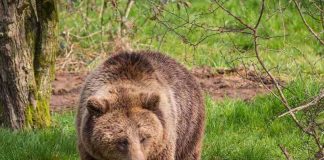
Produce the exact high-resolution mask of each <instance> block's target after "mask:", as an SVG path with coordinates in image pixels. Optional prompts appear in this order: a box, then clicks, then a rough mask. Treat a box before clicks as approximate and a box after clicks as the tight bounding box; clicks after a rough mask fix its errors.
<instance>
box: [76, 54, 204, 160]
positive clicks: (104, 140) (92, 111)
mask: <svg viewBox="0 0 324 160" xmlns="http://www.w3.org/2000/svg"><path fill="white" fill-rule="evenodd" d="M204 123H205V109H204V102H203V96H202V93H201V89H200V87H199V84H197V82H196V81H195V79H194V77H193V76H192V75H191V74H190V72H188V71H187V70H186V69H185V68H184V67H183V66H182V65H180V64H179V63H177V62H176V61H175V60H173V59H171V58H169V57H167V56H165V55H163V54H161V53H153V52H149V51H143V52H120V53H116V54H114V55H113V56H112V57H110V58H109V59H107V60H106V61H105V62H103V64H101V65H100V66H99V67H98V68H97V69H95V70H94V71H93V72H92V73H91V74H90V75H89V76H88V77H87V79H86V81H85V84H84V87H83V90H82V93H81V97H80V105H79V108H78V113H77V132H78V149H79V152H80V156H81V159H82V160H90V159H96V160H199V159H200V155H201V147H202V140H203V133H204V128H205V127H204Z"/></svg>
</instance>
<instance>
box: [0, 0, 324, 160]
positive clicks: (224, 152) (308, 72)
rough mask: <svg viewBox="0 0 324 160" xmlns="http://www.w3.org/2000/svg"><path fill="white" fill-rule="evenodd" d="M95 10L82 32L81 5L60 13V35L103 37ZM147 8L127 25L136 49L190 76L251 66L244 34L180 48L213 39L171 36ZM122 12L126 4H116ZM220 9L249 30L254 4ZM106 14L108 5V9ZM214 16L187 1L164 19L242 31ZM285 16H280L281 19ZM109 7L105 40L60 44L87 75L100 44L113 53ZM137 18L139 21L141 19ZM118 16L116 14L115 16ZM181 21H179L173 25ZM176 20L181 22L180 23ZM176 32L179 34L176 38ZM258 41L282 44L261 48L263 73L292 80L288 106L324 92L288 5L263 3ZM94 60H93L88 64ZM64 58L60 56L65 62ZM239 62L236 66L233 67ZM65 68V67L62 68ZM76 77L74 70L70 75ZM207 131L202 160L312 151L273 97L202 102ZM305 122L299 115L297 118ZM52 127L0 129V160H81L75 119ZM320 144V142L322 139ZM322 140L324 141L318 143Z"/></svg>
mask: <svg viewBox="0 0 324 160" xmlns="http://www.w3.org/2000/svg"><path fill="white" fill-rule="evenodd" d="M94 2H96V3H97V5H94V6H95V7H93V8H92V9H91V10H90V11H89V13H88V15H87V16H88V17H87V19H88V20H89V24H88V26H86V23H85V22H86V21H85V18H84V17H85V16H86V10H85V6H86V4H85V1H84V2H80V1H77V2H76V3H75V10H74V11H72V12H68V11H67V10H65V9H64V7H62V5H60V10H61V12H60V30H61V32H63V31H65V32H69V33H71V34H73V35H76V36H87V35H89V34H92V33H96V32H98V31H100V19H99V17H98V13H99V12H100V2H101V1H94ZM151 2H152V1H145V2H144V1H143V3H136V5H135V6H134V7H133V8H132V10H131V12H130V16H129V20H130V21H131V22H132V23H133V24H134V26H136V27H135V28H133V29H131V30H130V32H129V39H130V41H131V42H132V43H131V45H132V47H133V48H134V49H152V50H159V51H161V52H164V53H166V54H168V55H170V56H172V57H174V58H175V59H177V60H178V61H179V62H181V63H183V64H184V65H186V66H187V67H188V68H192V67H196V66H202V65H208V66H211V67H232V66H238V65H240V64H242V62H244V63H246V64H247V65H248V66H249V65H251V64H253V63H255V62H256V59H255V57H254V56H253V55H254V53H253V44H252V41H251V37H249V36H247V35H242V34H232V33H228V34H216V35H213V36H210V37H209V38H207V39H205V40H204V41H203V42H202V43H200V44H199V45H197V46H195V47H194V46H192V45H190V44H188V42H186V41H184V40H183V38H182V37H181V35H185V37H186V38H187V41H189V42H191V43H196V42H197V41H199V40H200V39H201V37H202V36H205V35H209V34H213V32H206V31H204V30H202V29H200V28H195V27H193V28H192V30H189V29H188V28H189V27H190V25H188V24H186V25H184V27H180V28H177V29H174V31H170V28H166V27H165V26H164V25H162V24H161V23H158V22H157V21H154V20H151V19H147V18H148V17H150V16H152V10H151V9H150V8H149V7H150V6H151V5H152V4H151ZM120 5H121V8H122V7H123V5H125V4H124V2H121V3H120ZM225 6H226V7H227V8H229V9H230V10H231V11H233V12H234V13H235V14H236V15H240V17H242V18H243V19H244V20H245V21H247V22H249V23H250V24H253V23H254V22H255V21H256V18H257V14H258V10H259V2H258V1H255V0H245V1H244V4H243V1H235V0H232V1H228V2H226V3H225ZM108 7H109V5H108ZM213 8H216V7H215V5H213V4H212V3H211V2H210V1H207V0H201V1H198V0H197V1H192V2H191V7H190V8H187V10H184V9H182V10H178V9H177V6H176V4H170V5H168V6H166V8H165V9H166V10H167V11H170V12H172V13H175V14H176V16H175V15H173V14H171V13H170V12H164V13H163V14H162V16H161V18H163V20H165V21H166V22H167V24H168V25H169V27H171V28H175V27H176V26H178V25H179V24H183V23H185V21H184V20H183V17H187V14H186V12H185V11H187V12H188V13H189V15H190V16H189V20H190V22H192V21H193V20H195V21H196V22H197V23H200V24H208V25H210V26H219V25H223V24H227V25H229V26H237V27H240V26H239V25H238V24H237V23H236V22H235V21H234V19H232V18H230V17H228V15H227V14H226V13H224V12H222V11H220V10H217V11H216V12H215V13H212V14H207V15H205V16H200V13H206V12H207V11H209V10H210V9H213ZM280 9H283V10H284V11H282V13H281V11H280ZM111 10H112V8H111V7H109V8H108V9H107V10H106V12H105V13H104V16H103V24H104V34H103V37H101V36H100V34H94V35H93V36H89V37H87V38H77V37H76V36H71V37H70V38H69V39H66V38H64V37H60V41H61V42H60V43H61V46H62V49H66V48H68V47H69V46H71V44H74V49H73V52H72V53H71V54H70V55H69V54H68V55H69V56H70V57H72V58H74V59H77V60H80V61H84V62H85V66H86V67H88V68H90V69H92V68H93V67H95V66H96V65H97V63H99V62H100V59H102V55H101V53H100V52H101V51H100V50H101V48H100V43H101V42H102V41H103V42H105V48H104V51H105V52H110V51H112V50H113V44H112V43H111V41H112V40H113V38H114V37H113V35H114V34H116V31H117V30H118V25H119V24H118V23H117V22H116V21H115V19H116V18H117V17H118V16H116V14H114V12H111ZM139 13H140V14H139ZM117 15H118V14H117ZM177 17H178V18H177ZM179 17H180V18H179ZM306 18H307V20H308V22H309V23H310V25H311V26H312V27H314V29H315V30H316V31H319V30H320V28H319V27H320V26H318V25H316V23H315V22H313V21H312V20H311V19H310V18H309V17H306ZM175 32H177V33H178V34H175ZM260 33H261V34H262V35H263V36H281V35H284V36H281V37H279V38H273V39H267V40H265V39H262V40H261V42H260V43H261V44H260V47H261V56H262V58H263V60H264V61H265V64H266V65H267V67H269V68H271V69H272V70H271V71H272V72H273V73H274V74H275V75H277V76H280V77H286V79H289V80H290V81H289V84H288V86H287V89H285V90H284V91H285V92H284V93H285V95H286V96H287V98H288V100H289V103H290V104H291V105H292V106H298V105H299V104H301V103H303V102H304V101H306V100H307V99H308V98H310V97H312V96H314V95H316V94H317V93H318V92H319V90H320V89H321V88H323V87H324V86H323V73H324V63H321V59H322V58H323V53H324V47H323V46H321V45H320V44H319V43H318V42H317V41H316V40H315V39H314V37H312V36H311V35H310V34H309V32H308V31H307V30H306V28H305V26H304V25H303V23H302V21H301V19H300V18H299V16H298V13H297V11H296V10H294V8H293V6H292V4H291V3H289V2H288V1H275V0H270V1H267V3H266V10H265V17H264V18H263V19H262V21H261V24H260ZM89 53H95V54H94V56H93V55H92V56H90V57H89V56H88V54H89ZM68 55H66V54H64V53H62V54H61V55H60V56H62V57H64V56H68ZM237 59H238V60H237ZM67 66H68V65H67ZM70 69H71V70H73V69H75V67H74V68H73V66H72V67H71V68H69V69H68V70H70ZM206 108H207V128H206V134H205V139H204V148H203V155H202V157H203V160H217V159H247V160H267V159H284V156H283V154H282V153H281V151H280V149H279V147H278V145H279V144H283V145H284V146H285V147H287V149H288V151H289V153H291V155H293V157H294V158H295V159H309V157H313V155H314V153H315V150H314V148H315V147H314V143H313V142H312V140H311V138H309V137H308V136H305V135H304V134H302V133H301V132H300V130H298V129H297V128H296V127H295V125H294V123H293V121H292V120H291V119H290V118H289V116H287V117H284V118H277V116H278V115H279V114H280V113H283V112H284V111H285V109H284V108H283V106H282V105H281V104H280V102H279V101H278V100H277V99H276V98H275V97H273V96H272V95H266V96H260V97H256V98H255V99H253V100H252V101H249V102H245V101H240V100H231V99H227V100H224V101H221V102H215V101H213V100H211V98H209V97H208V96H206ZM298 116H303V114H301V115H298ZM53 121H54V124H55V125H54V126H53V127H51V128H47V129H37V130H33V131H30V130H29V131H20V132H12V131H10V130H8V129H0V159H3V160H24V159H26V160H27V159H34V160H46V159H48V160H56V159H78V154H77V150H76V133H75V127H74V113H73V112H71V113H70V112H69V113H64V114H54V115H53ZM322 137H323V136H322ZM322 139H323V138H322Z"/></svg>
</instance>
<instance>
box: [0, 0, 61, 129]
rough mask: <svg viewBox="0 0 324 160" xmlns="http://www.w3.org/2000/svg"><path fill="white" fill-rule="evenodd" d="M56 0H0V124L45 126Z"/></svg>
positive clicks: (55, 35) (48, 99)
mask: <svg viewBox="0 0 324 160" xmlns="http://www.w3.org/2000/svg"><path fill="white" fill-rule="evenodd" d="M56 3H57V1H55V0H1V1H0V124H1V125H2V126H7V127H11V128H13V129H22V128H26V127H27V128H38V127H46V126H49V125H50V123H51V120H50V112H49V102H50V95H51V83H50V82H51V81H52V80H53V78H54V71H55V70H54V62H55V56H56V53H57V52H58V43H57V33H58V32H57V31H58V25H57V24H58V17H57V6H56Z"/></svg>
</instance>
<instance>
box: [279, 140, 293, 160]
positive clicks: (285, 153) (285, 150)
mask: <svg viewBox="0 0 324 160" xmlns="http://www.w3.org/2000/svg"><path fill="white" fill-rule="evenodd" d="M279 147H280V149H281V151H282V153H283V154H284V155H285V157H286V159H287V160H293V159H292V158H291V156H290V154H289V153H288V151H287V148H286V147H284V146H283V145H281V144H280V145H279Z"/></svg>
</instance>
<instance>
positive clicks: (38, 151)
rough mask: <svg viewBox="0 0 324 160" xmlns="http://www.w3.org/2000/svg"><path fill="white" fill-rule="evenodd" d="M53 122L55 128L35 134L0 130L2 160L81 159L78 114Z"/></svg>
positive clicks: (65, 115)
mask: <svg viewBox="0 0 324 160" xmlns="http://www.w3.org/2000/svg"><path fill="white" fill-rule="evenodd" d="M53 122H54V125H53V126H52V127H51V128H47V129H37V130H33V131H20V132H12V131H11V130H8V129H3V128H2V129H0V150H1V151H0V159H1V160H23V159H25V160H30V159H34V160H59V159H77V158H78V154H77V148H76V134H75V127H74V114H73V113H65V114H62V115H60V114H55V115H53Z"/></svg>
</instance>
